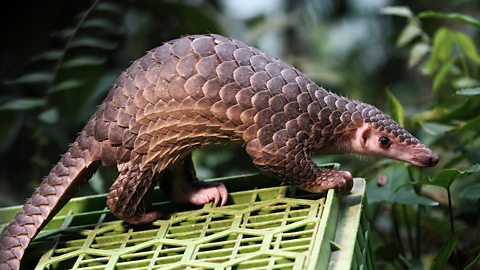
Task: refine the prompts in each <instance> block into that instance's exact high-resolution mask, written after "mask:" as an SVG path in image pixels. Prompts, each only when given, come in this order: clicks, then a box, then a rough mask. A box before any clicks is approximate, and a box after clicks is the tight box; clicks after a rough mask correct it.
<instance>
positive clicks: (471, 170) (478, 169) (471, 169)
mask: <svg viewBox="0 0 480 270" xmlns="http://www.w3.org/2000/svg"><path fill="white" fill-rule="evenodd" d="M464 172H465V173H478V172H480V163H477V164H474V165H472V166H470V167H469V168H468V169H466V170H465V171H464Z"/></svg>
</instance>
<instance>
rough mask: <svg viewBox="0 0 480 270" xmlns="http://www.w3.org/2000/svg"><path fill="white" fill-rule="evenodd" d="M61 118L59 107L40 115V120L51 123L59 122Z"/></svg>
mask: <svg viewBox="0 0 480 270" xmlns="http://www.w3.org/2000/svg"><path fill="white" fill-rule="evenodd" d="M59 118H60V113H59V112H58V109H57V108H51V109H49V110H46V111H44V112H43V113H41V114H40V115H39V116H38V119H39V120H41V121H42V122H44V123H46V124H49V125H51V124H54V123H56V122H58V119H59Z"/></svg>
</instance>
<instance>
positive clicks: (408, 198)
mask: <svg viewBox="0 0 480 270" xmlns="http://www.w3.org/2000/svg"><path fill="white" fill-rule="evenodd" d="M394 201H395V202H396V203H399V204H407V205H425V206H437V205H438V202H436V201H434V200H432V199H430V198H427V197H423V196H420V195H418V194H417V193H415V190H413V188H412V187H411V186H404V187H402V188H401V189H400V190H398V191H397V192H396V193H395V195H394Z"/></svg>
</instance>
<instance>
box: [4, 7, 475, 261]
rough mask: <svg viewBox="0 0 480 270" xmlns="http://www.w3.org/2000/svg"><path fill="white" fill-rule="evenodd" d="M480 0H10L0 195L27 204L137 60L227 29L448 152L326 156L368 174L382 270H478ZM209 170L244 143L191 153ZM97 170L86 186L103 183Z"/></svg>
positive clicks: (236, 169) (236, 160)
mask: <svg viewBox="0 0 480 270" xmlns="http://www.w3.org/2000/svg"><path fill="white" fill-rule="evenodd" d="M479 8H480V4H479V3H478V1H441V2H439V1H404V2H402V1H393V0H392V1H388V0H383V1H382V0H378V1H347V0H342V1H328V0H326V1H306V0H305V1H293V0H290V1H287V0H284V1H280V0H279V1H245V0H244V1H152V0H144V1H141V0H130V1H98V0H97V1H60V0H54V1H47V2H43V1H42V2H30V1H13V2H12V1H11V2H9V4H8V5H7V4H5V6H4V9H3V14H2V16H1V17H0V29H1V31H2V40H1V41H0V82H1V84H0V87H1V94H0V192H1V196H0V205H2V206H7V205H13V204H19V203H22V202H23V201H24V198H26V197H28V196H30V194H31V193H32V191H33V189H34V188H35V187H36V186H38V184H39V182H40V181H41V179H42V177H43V176H44V175H46V174H47V173H48V171H49V169H50V168H51V166H52V165H53V164H54V163H55V162H56V161H57V160H58V158H59V156H60V155H61V154H62V153H64V152H65V150H66V149H67V147H68V144H69V143H70V142H72V141H73V140H74V137H75V134H76V133H77V132H78V131H80V130H81V128H82V127H83V125H84V123H85V121H86V120H87V119H88V117H89V116H90V115H91V114H92V113H93V112H94V111H95V109H96V106H97V105H98V104H100V103H101V101H102V99H103V98H104V97H105V95H106V93H107V92H108V90H109V87H110V86H111V84H112V83H113V81H114V80H115V78H116V77H117V76H118V75H119V74H120V72H121V71H122V70H123V69H125V68H127V67H128V65H129V63H130V62H131V61H133V60H135V59H137V58H139V57H141V56H142V55H143V54H144V52H145V51H147V50H149V49H151V48H153V47H155V46H158V45H161V44H162V42H164V41H167V40H170V39H172V38H176V37H179V36H182V35H186V34H193V33H220V34H224V35H226V36H230V37H234V38H238V39H240V40H243V41H245V42H248V43H250V44H252V45H255V46H257V47H260V48H261V49H263V50H265V51H267V52H269V53H271V54H274V55H275V56H277V57H279V58H281V59H284V60H286V61H287V62H289V63H291V64H293V65H295V66H297V67H298V68H299V69H300V70H302V71H304V72H305V73H306V74H307V75H308V76H309V77H311V78H312V79H313V80H315V81H317V82H318V83H319V84H322V85H324V86H325V87H326V88H330V89H334V90H335V91H336V92H338V93H340V94H343V95H347V96H349V97H351V98H356V99H360V100H363V101H365V102H368V103H371V104H374V105H376V106H378V107H379V108H382V109H384V110H386V111H389V113H390V115H392V117H394V118H395V119H396V120H397V121H398V122H399V123H403V125H405V126H406V127H407V129H409V130H411V131H413V133H414V134H416V135H417V136H418V137H419V138H420V139H421V140H422V141H423V142H425V144H427V145H429V146H431V147H432V148H433V149H434V150H435V151H436V152H437V153H438V154H439V156H440V160H441V163H440V164H439V165H438V166H437V167H435V168H432V169H427V170H426V169H422V170H420V169H418V168H414V167H411V166H409V165H406V164H403V163H401V162H397V161H391V160H380V159H361V160H360V161H358V160H357V159H353V158H350V157H318V159H317V160H318V162H330V161H334V160H335V161H340V162H341V163H342V167H343V168H345V169H348V170H351V171H352V172H353V174H354V175H356V176H362V177H365V178H367V180H368V191H367V192H368V198H369V207H368V208H369V209H368V210H369V211H368V212H369V216H370V224H371V231H372V232H373V237H374V241H373V245H374V251H375V254H376V261H377V265H378V266H379V267H380V268H381V269H428V268H432V269H479V268H480V263H479V260H480V226H479V223H480V220H479V210H480V207H479V206H480V204H479V202H480V201H479V199H480V181H479V179H480V174H478V172H479V171H480V165H479V162H480V136H479V135H480V134H479V133H480V70H479V67H480V55H479V45H480V20H479V18H480V10H479ZM194 158H195V163H196V165H197V167H198V173H199V175H200V176H201V177H203V178H205V177H214V176H226V175H234V174H239V173H244V172H250V171H254V170H255V168H253V166H252V165H251V162H250V159H249V157H248V156H247V155H246V154H245V151H244V150H243V148H242V147H241V145H233V146H225V147H216V148H211V149H206V150H199V151H196V152H195V153H194ZM115 175H116V172H115V168H102V169H101V170H100V171H99V172H98V173H97V174H96V175H95V176H94V179H92V181H90V182H89V184H88V185H87V186H86V187H85V188H83V189H82V190H81V191H80V192H79V194H91V193H95V192H105V191H107V190H108V187H109V185H110V183H111V182H112V181H113V179H115Z"/></svg>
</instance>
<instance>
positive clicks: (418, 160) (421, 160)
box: [410, 151, 438, 167]
mask: <svg viewBox="0 0 480 270" xmlns="http://www.w3.org/2000/svg"><path fill="white" fill-rule="evenodd" d="M410 163H412V164H413V165H415V166H418V167H433V166H435V165H437V163H438V155H437V154H435V153H432V152H431V151H428V152H427V153H425V152H423V153H417V154H416V155H414V157H413V159H412V160H411V161H410Z"/></svg>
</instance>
